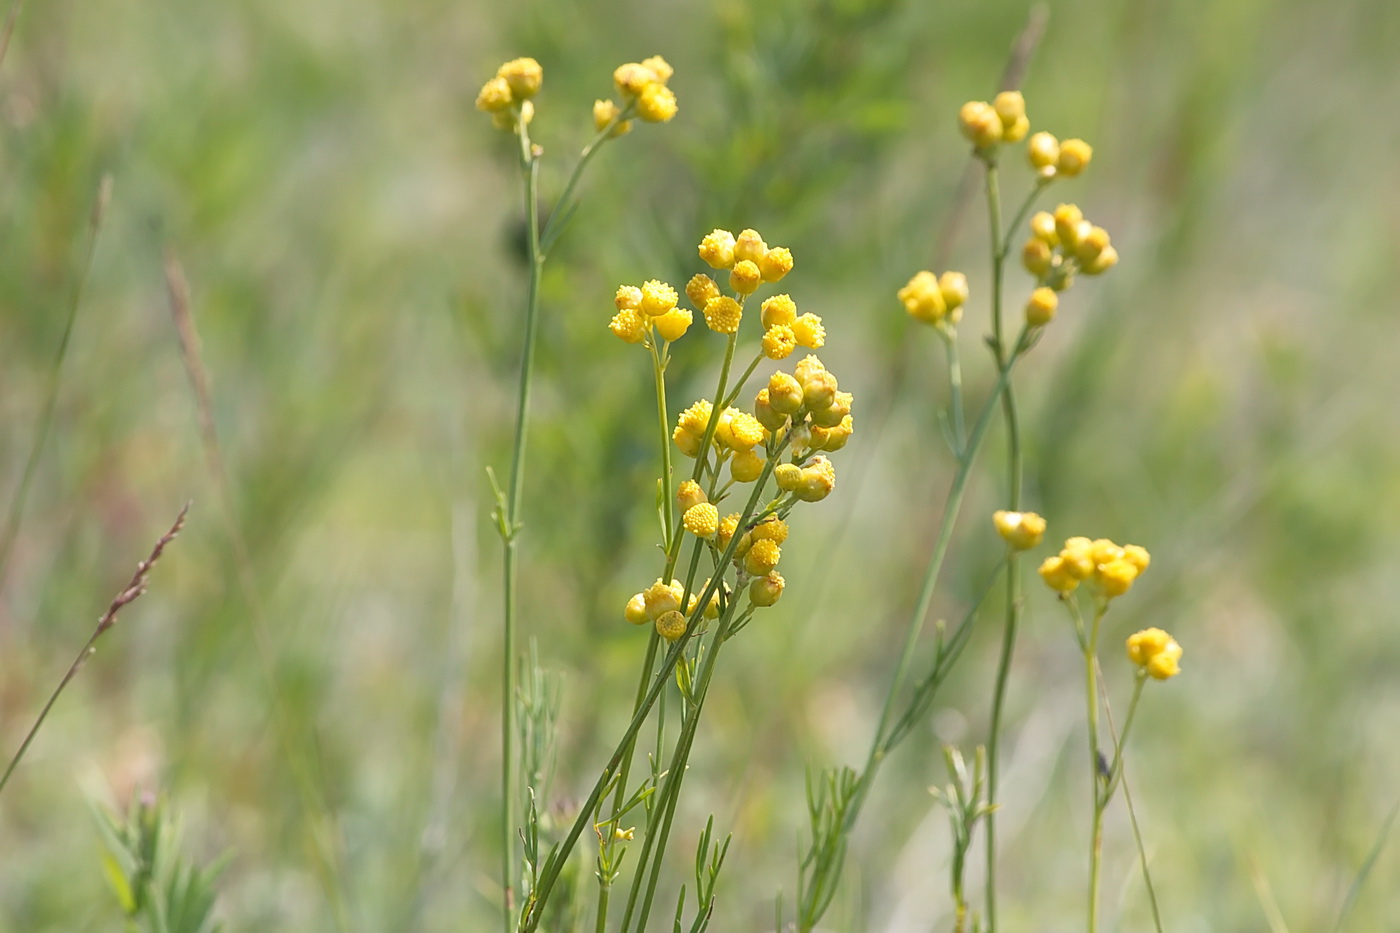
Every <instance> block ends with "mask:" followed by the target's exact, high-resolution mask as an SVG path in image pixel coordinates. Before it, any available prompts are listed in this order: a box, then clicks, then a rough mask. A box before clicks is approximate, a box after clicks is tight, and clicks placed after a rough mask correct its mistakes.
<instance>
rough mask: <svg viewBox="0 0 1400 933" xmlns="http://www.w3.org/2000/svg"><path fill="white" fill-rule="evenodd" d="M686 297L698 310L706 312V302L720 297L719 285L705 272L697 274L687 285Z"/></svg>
mask: <svg viewBox="0 0 1400 933" xmlns="http://www.w3.org/2000/svg"><path fill="white" fill-rule="evenodd" d="M685 297H687V298H689V299H690V303H691V304H692V305H694V306H695V307H696V308H698V309H701V310H704V308H705V302H707V301H709V300H710V299H711V298H718V297H719V283H718V282H716V281H715V280H714V279H712V278H710V277H709V276H708V275H706V274H705V273H703V272H697V273H696V274H695V275H693V276H691V278H690V281H689V282H686V283H685Z"/></svg>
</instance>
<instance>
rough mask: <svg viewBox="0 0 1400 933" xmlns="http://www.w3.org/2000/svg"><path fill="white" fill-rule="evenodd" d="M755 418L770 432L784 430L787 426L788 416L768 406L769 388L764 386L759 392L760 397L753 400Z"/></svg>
mask: <svg viewBox="0 0 1400 933" xmlns="http://www.w3.org/2000/svg"><path fill="white" fill-rule="evenodd" d="M753 416H754V417H755V418H757V419H758V423H759V424H761V425H763V426H764V427H765V428H767V429H768V430H769V432H776V431H779V430H782V428H783V426H784V425H786V424H787V420H788V416H787V415H784V414H782V413H781V412H777V411H774V410H773V406H772V405H770V404H768V387H767V386H764V387H763V388H761V389H759V390H758V395H756V396H754V400H753Z"/></svg>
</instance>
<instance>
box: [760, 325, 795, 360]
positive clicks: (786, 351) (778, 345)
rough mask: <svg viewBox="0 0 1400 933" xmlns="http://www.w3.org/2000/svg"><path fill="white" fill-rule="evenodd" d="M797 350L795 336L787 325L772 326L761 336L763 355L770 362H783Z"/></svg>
mask: <svg viewBox="0 0 1400 933" xmlns="http://www.w3.org/2000/svg"><path fill="white" fill-rule="evenodd" d="M795 349H797V334H796V333H794V332H793V329H792V327H790V326H789V325H787V324H774V325H773V326H772V327H770V328H768V330H766V331H764V334H763V355H764V356H766V357H768V358H769V359H770V360H785V359H787V358H788V357H789V356H791V355H792V351H793V350H795Z"/></svg>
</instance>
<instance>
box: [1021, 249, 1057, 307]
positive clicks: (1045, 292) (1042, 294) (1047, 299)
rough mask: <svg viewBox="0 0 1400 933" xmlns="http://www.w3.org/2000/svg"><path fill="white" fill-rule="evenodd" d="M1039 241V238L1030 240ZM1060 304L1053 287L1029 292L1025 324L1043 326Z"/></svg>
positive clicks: (1042, 287)
mask: <svg viewBox="0 0 1400 933" xmlns="http://www.w3.org/2000/svg"><path fill="white" fill-rule="evenodd" d="M1031 242H1033V243H1039V242H1040V241H1039V240H1032V241H1031ZM1059 306H1060V296H1059V295H1057V294H1055V290H1054V289H1053V288H1045V287H1044V286H1041V287H1040V288H1037V289H1036V290H1035V291H1033V292H1031V297H1030V300H1029V301H1027V302H1026V324H1028V325H1029V326H1031V327H1044V326H1045V325H1046V324H1049V323H1050V322H1051V321H1052V320H1054V318H1055V309H1056V308H1058V307H1059Z"/></svg>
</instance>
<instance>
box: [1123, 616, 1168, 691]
mask: <svg viewBox="0 0 1400 933" xmlns="http://www.w3.org/2000/svg"><path fill="white" fill-rule="evenodd" d="M1128 658H1129V660H1131V661H1132V662H1133V663H1134V664H1136V665H1137V666H1138V667H1139V668H1140V669H1141V670H1142V672H1143V674H1144V675H1145V676H1148V677H1151V678H1152V679H1153V680H1166V679H1168V678H1170V677H1175V676H1176V675H1177V674H1179V673H1181V664H1180V661H1181V646H1180V645H1178V644H1177V643H1176V639H1175V638H1172V637H1171V636H1170V635H1168V634H1167V633H1166V632H1164V631H1162V630H1161V629H1159V628H1149V629H1143V630H1142V631H1141V632H1138V633H1137V634H1135V635H1130V636H1129V637H1128Z"/></svg>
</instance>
